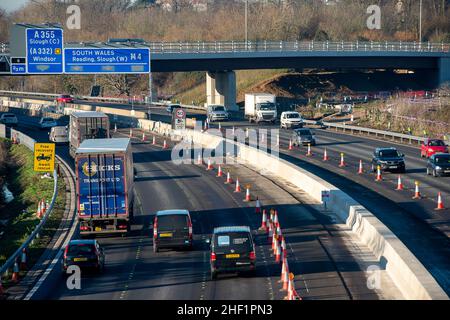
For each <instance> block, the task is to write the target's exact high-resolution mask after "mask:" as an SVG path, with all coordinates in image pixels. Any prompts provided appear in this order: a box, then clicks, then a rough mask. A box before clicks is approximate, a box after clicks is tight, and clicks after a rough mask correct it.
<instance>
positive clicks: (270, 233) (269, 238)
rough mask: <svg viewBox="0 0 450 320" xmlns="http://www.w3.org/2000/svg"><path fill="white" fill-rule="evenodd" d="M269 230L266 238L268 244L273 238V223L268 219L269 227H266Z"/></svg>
mask: <svg viewBox="0 0 450 320" xmlns="http://www.w3.org/2000/svg"><path fill="white" fill-rule="evenodd" d="M268 229H269V230H268V231H269V232H267V238H268V240H269V244H271V243H272V240H273V224H272V221H269V228H268Z"/></svg>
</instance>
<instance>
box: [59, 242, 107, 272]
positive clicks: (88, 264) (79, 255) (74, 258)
mask: <svg viewBox="0 0 450 320" xmlns="http://www.w3.org/2000/svg"><path fill="white" fill-rule="evenodd" d="M71 265H76V266H78V267H80V268H81V269H94V270H96V271H98V272H101V271H103V270H104V268H105V254H104V251H103V248H102V247H100V245H99V243H98V242H97V240H71V241H70V242H69V244H68V245H67V246H66V248H65V249H64V256H63V261H62V271H63V272H64V273H65V272H66V270H67V268H68V267H69V266H71Z"/></svg>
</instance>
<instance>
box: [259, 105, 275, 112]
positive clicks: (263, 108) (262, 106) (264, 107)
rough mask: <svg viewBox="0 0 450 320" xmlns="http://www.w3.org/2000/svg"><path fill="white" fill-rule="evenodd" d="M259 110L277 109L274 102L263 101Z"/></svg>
mask: <svg viewBox="0 0 450 320" xmlns="http://www.w3.org/2000/svg"><path fill="white" fill-rule="evenodd" d="M259 110H262V111H270V110H275V105H274V104H273V103H261V104H260V105H259Z"/></svg>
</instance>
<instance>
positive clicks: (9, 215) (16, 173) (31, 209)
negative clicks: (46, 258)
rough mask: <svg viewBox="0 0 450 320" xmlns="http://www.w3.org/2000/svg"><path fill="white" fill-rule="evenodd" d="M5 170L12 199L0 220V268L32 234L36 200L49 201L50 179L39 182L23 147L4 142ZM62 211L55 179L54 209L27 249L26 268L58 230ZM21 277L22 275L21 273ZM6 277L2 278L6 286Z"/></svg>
mask: <svg viewBox="0 0 450 320" xmlns="http://www.w3.org/2000/svg"><path fill="white" fill-rule="evenodd" d="M8 146H9V148H8V151H9V154H8V157H7V160H6V161H7V162H8V163H7V167H8V172H7V174H6V176H5V180H6V181H7V182H8V188H9V189H10V191H11V192H12V193H13V195H14V197H15V198H14V200H13V201H12V202H10V203H8V204H3V207H2V211H1V212H0V220H8V223H7V225H6V228H5V230H4V231H5V233H4V234H3V236H2V237H1V238H0V265H2V264H3V263H4V262H6V260H7V259H8V257H9V256H11V255H12V254H13V253H14V251H15V250H17V248H19V247H20V245H21V244H22V243H23V242H24V241H25V240H26V239H27V238H28V236H29V235H30V234H31V233H32V232H33V230H34V228H35V227H36V225H37V224H38V223H39V221H40V220H39V219H38V218H37V217H36V210H37V204H38V201H39V200H40V199H45V200H48V201H49V202H50V201H51V199H52V195H53V187H54V183H53V178H52V179H47V178H45V179H43V178H42V176H43V174H42V173H37V172H34V171H33V153H32V152H31V151H30V150H29V149H28V148H27V147H25V146H23V145H11V144H9V143H8ZM64 209H65V183H64V180H63V179H58V196H57V198H56V202H55V205H54V209H53V211H52V214H51V215H50V217H49V219H48V220H47V223H46V225H45V226H44V228H43V230H42V232H41V233H40V237H39V239H36V241H34V243H33V245H31V246H30V247H29V249H28V252H27V253H28V254H27V265H28V267H31V266H32V265H34V263H36V262H37V260H38V259H39V257H40V256H41V255H42V253H43V252H44V251H45V249H46V247H47V245H48V244H49V242H50V241H51V239H52V237H53V234H54V233H55V231H56V230H57V229H58V226H59V224H60V222H61V218H62V216H63V214H64ZM21 275H23V272H22V274H21ZM8 278H9V277H2V279H3V280H4V281H5V285H6V286H7V285H8V280H9V279H8Z"/></svg>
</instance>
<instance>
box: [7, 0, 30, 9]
mask: <svg viewBox="0 0 450 320" xmlns="http://www.w3.org/2000/svg"><path fill="white" fill-rule="evenodd" d="M28 1H29V0H0V8H2V9H4V10H6V12H11V11H14V10H16V9H19V8H20V7H21V6H22V5H24V4H25V3H27V2H28Z"/></svg>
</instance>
